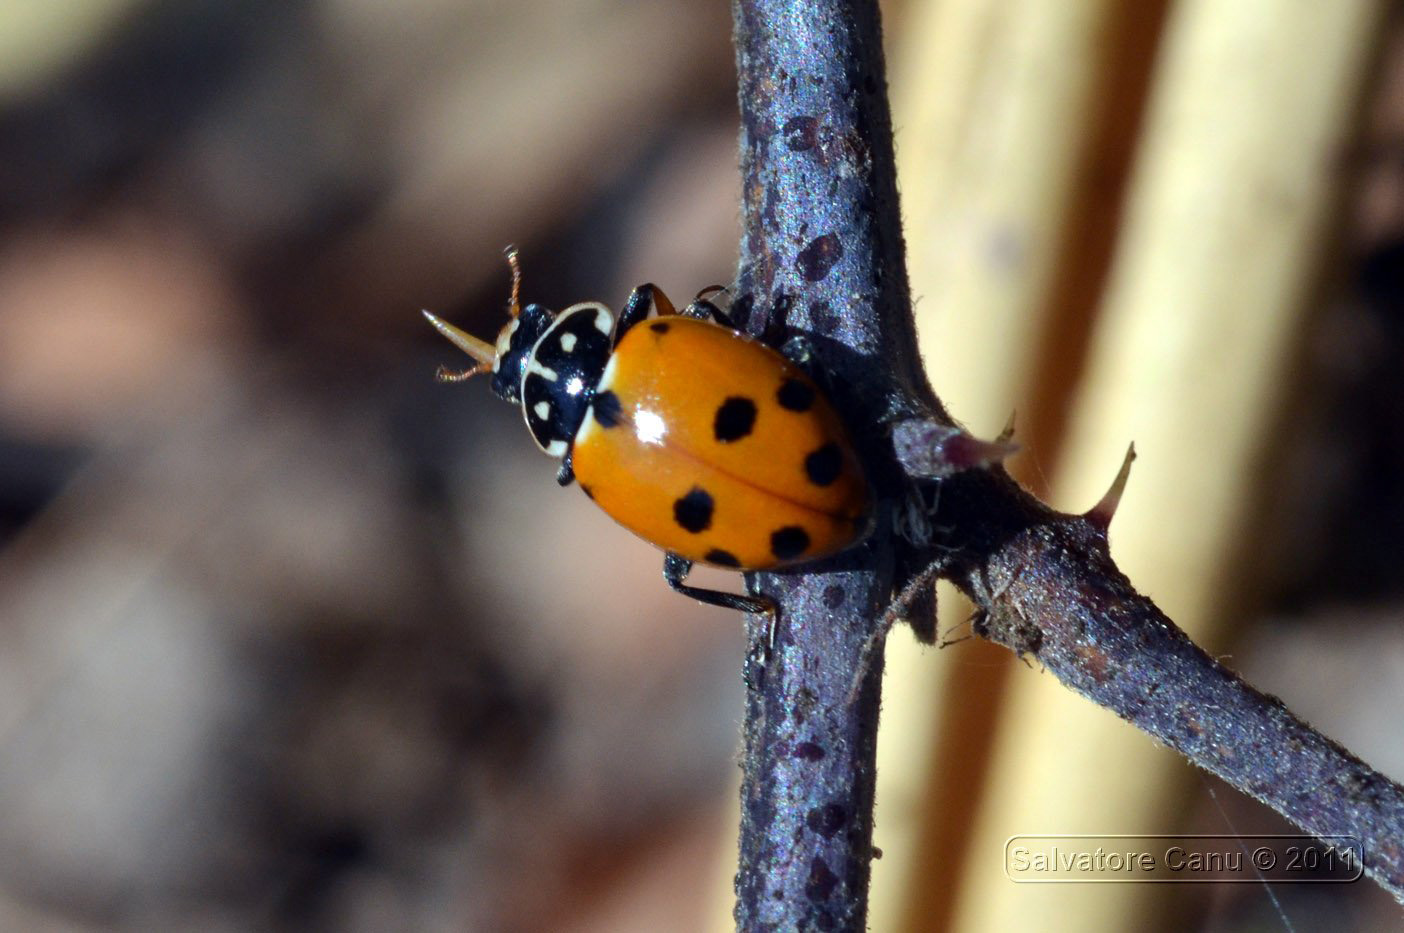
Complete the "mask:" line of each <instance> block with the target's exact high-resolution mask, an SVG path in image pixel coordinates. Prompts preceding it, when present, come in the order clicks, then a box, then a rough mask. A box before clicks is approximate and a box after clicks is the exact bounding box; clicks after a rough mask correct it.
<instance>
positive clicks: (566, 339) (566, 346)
mask: <svg viewBox="0 0 1404 933" xmlns="http://www.w3.org/2000/svg"><path fill="white" fill-rule="evenodd" d="M576 340H577V338H576V336H575V335H574V334H572V333H570V332H569V331H566V332H565V333H564V334H561V349H562V350H563V351H565V352H566V353H571V352H573V351H574V350H575V341H576Z"/></svg>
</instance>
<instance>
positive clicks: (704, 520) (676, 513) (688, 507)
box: [673, 486, 713, 534]
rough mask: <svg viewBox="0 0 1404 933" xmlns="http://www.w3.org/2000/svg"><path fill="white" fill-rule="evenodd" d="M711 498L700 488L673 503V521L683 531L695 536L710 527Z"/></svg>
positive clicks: (693, 489)
mask: <svg viewBox="0 0 1404 933" xmlns="http://www.w3.org/2000/svg"><path fill="white" fill-rule="evenodd" d="M712 507H713V503H712V497H711V496H710V495H709V494H708V493H707V491H706V490H705V489H703V488H702V487H701V486H693V487H692V490H691V491H690V492H689V493H688V494H687V495H685V496H683V497H682V498H681V499H679V500H678V501H677V502H674V503H673V519H674V520H675V521H676V522H677V523H678V524H679V525H681V526H682V527H683V528H684V529H685V530H687V531H690V532H692V533H693V534H697V533H698V532H702V531H706V530H707V529H708V528H710V527H711V526H712Z"/></svg>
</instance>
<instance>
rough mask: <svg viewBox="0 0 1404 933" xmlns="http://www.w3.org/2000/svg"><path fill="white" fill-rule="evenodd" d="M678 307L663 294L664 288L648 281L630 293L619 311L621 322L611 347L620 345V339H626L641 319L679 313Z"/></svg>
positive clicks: (615, 330) (616, 328) (615, 328)
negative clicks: (625, 336) (630, 330)
mask: <svg viewBox="0 0 1404 933" xmlns="http://www.w3.org/2000/svg"><path fill="white" fill-rule="evenodd" d="M677 313H678V312H677V309H675V308H674V307H673V303H672V302H671V301H669V300H668V296H667V295H665V294H663V290H662V289H660V288H659V287H658V286H657V285H654V284H653V283H652V282H646V283H644V284H643V285H640V286H639V287H638V288H636V289H634V290H633V291H632V292H630V293H629V300H628V301H626V302H624V310H623V311H620V312H619V323H618V324H616V325H615V326H614V340H613V341H612V343H611V348H613V347H617V346H619V341H621V340H623V339H624V335H625V334H627V333H628V332H629V329H630V328H631V327H633V326H634V325H635V324H638V323H639V322H640V321H646V320H648V319H649V318H650V317H655V316H656V317H662V316H663V315H665V314H677Z"/></svg>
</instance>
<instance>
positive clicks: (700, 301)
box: [681, 286, 739, 330]
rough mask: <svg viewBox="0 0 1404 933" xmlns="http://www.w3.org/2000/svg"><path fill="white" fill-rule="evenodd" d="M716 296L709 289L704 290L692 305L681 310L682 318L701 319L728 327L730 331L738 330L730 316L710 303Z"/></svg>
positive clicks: (715, 293) (723, 290)
mask: <svg viewBox="0 0 1404 933" xmlns="http://www.w3.org/2000/svg"><path fill="white" fill-rule="evenodd" d="M714 287H719V286H714ZM721 291H722V292H725V291H726V290H725V289H722V290H721ZM718 294H720V293H719V292H715V291H712V289H710V288H704V289H703V290H702V292H701V293H700V294H699V295H698V296H697V297H696V298H695V299H694V300H693V302H692V304H690V305H688V306H687V307H686V308H683V309H682V312H681V313H682V316H683V317H695V318H701V319H702V320H704V321H707V320H711V321H716V322H717V323H718V324H720V325H721V326H722V327H729V328H730V329H732V330H739V328H738V327H737V326H736V322H735V321H733V320H732V319H731V315H729V314H727V313H726V312H725V311H723V310H722V309H721V308H719V307H718V306H717V305H716V303H715V302H713V301H712V299H713V298H714V297H716V296H717V295H718ZM704 296H705V297H704Z"/></svg>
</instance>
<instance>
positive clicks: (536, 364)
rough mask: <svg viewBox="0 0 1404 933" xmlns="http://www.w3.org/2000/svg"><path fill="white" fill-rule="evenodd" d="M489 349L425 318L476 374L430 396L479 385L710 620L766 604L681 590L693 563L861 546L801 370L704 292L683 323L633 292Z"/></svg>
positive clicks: (862, 511) (813, 393)
mask: <svg viewBox="0 0 1404 933" xmlns="http://www.w3.org/2000/svg"><path fill="white" fill-rule="evenodd" d="M506 255H507V261H508V263H509V265H510V266H511V270H512V295H511V303H510V305H509V313H510V315H511V317H510V319H509V320H508V322H507V324H506V325H505V326H504V327H503V328H502V331H501V333H499V334H498V337H497V343H496V345H495V346H494V345H492V344H489V343H487V342H486V341H484V340H480V339H478V338H476V337H473V336H470V335H469V334H466V333H464V332H463V331H461V330H459V329H458V328H457V327H454V326H453V325H452V324H449V323H447V322H446V321H443V320H442V319H440V318H438V317H436V316H435V315H433V314H431V313H429V312H428V311H425V312H424V316H425V317H426V318H428V319H429V323H431V324H433V325H434V327H435V328H437V329H438V331H439V332H440V333H441V334H443V335H444V336H445V337H447V338H448V339H449V340H451V341H452V342H453V343H454V344H455V345H456V346H458V347H459V348H460V349H461V350H463V351H464V352H465V353H467V354H468V355H469V356H471V357H472V358H473V359H474V360H475V361H476V364H475V365H474V366H473V367H471V368H469V369H466V370H463V371H462V372H450V371H448V370H446V369H445V368H443V367H440V369H439V372H438V373H437V378H438V379H439V380H440V381H441V382H460V381H463V380H465V379H468V378H470V377H472V376H474V375H477V374H478V373H483V372H490V373H492V391H493V393H494V394H495V395H497V396H498V397H499V398H501V399H503V400H504V401H507V402H511V403H513V404H520V405H521V407H522V415H523V417H525V419H526V424H527V429H528V430H529V431H530V432H531V436H532V437H533V438H534V439H535V440H536V444H537V446H538V447H540V448H541V449H542V450H543V451H545V452H546V453H547V454H549V455H550V456H552V457H557V458H559V459H560V461H561V465H560V469H559V471H558V472H557V474H556V480H557V482H559V483H560V484H561V485H562V486H565V485H569V484H570V483H571V482H572V481H578V482H579V484H580V488H581V490H582V491H583V492H584V493H585V495H587V496H589V497H590V498H591V499H592V500H594V502H595V503H596V504H597V505H598V506H599V507H600V508H602V509H604V511H605V512H606V513H608V514H609V516H610V517H611V518H613V519H614V520H615V521H617V522H618V523H619V524H621V525H623V526H624V527H625V528H627V529H629V530H630V531H632V532H634V533H635V534H637V535H638V536H639V537H641V538H643V539H645V540H646V541H648V542H650V543H651V544H653V545H655V546H656V547H659V548H661V549H662V550H663V551H664V552H665V555H666V556H665V557H664V561H663V577H664V579H665V580H666V581H667V582H668V585H669V586H671V587H672V588H673V589H674V590H677V591H678V592H680V593H682V594H684V595H686V596H690V597H692V598H694V599H697V600H700V601H701V602H704V603H710V604H712V605H717V606H724V607H727V608H731V609H739V610H742V611H745V612H757V613H773V611H774V607H773V605H772V604H771V603H770V602H769V601H768V600H766V599H764V598H760V597H754V596H741V595H738V594H735V593H726V592H721V591H718V590H708V589H701V588H698V587H692V586H688V585H686V583H685V582H684V581H685V580H686V578H687V575H688V573H689V572H690V571H691V570H692V567H693V565H694V564H695V563H704V564H710V565H712V566H714V567H724V568H727V569H730V570H742V571H750V570H774V569H778V568H782V567H787V566H790V565H793V564H798V563H803V562H807V561H812V560H815V559H817V558H820V557H827V556H829V555H831V554H835V553H837V552H839V551H842V550H844V549H845V548H847V547H849V546H851V545H853V544H855V543H856V542H858V541H859V540H861V539H862V538H863V537H865V536H866V535H867V533H868V529H869V528H870V516H871V512H872V497H871V494H870V490H869V486H868V482H867V479H866V478H865V476H864V473H863V469H862V466H861V465H860V464H859V462H858V458H857V456H856V455H855V453H854V448H853V445H852V443H851V442H850V440H849V436H848V433H847V431H846V430H845V428H844V425H843V422H842V421H841V420H840V419H839V416H838V414H837V413H836V412H835V411H834V409H833V406H832V405H831V404H830V403H829V401H828V399H827V398H826V397H825V396H824V394H823V393H822V392H821V391H820V390H819V387H818V386H817V385H816V384H815V381H814V380H813V379H811V378H810V377H809V375H808V374H807V373H806V372H805V370H804V368H803V367H802V366H801V365H800V364H799V363H796V362H794V361H792V360H790V359H788V358H786V357H785V356H784V355H782V354H781V353H779V352H777V351H775V350H774V349H772V348H770V347H769V346H767V345H765V344H763V343H761V342H759V341H757V340H755V339H753V338H751V337H749V336H747V335H746V334H744V333H742V332H741V331H739V330H737V329H736V327H735V326H734V325H733V324H732V322H731V320H730V318H729V317H728V316H727V315H726V314H725V313H724V312H723V311H722V310H721V309H720V308H718V307H717V306H716V305H715V304H713V303H712V302H711V301H710V300H708V297H704V296H708V295H715V294H717V293H720V292H721V291H723V290H722V289H720V288H717V289H709V290H705V291H704V292H703V293H701V294H700V295H699V296H698V298H697V300H695V301H693V302H692V304H690V305H688V306H687V307H686V308H685V309H683V311H682V312H681V313H679V312H678V311H676V310H675V309H674V307H673V304H672V303H671V302H670V301H669V300H668V298H667V296H666V295H664V294H663V292H662V291H660V290H659V289H658V288H657V287H655V286H653V285H651V284H649V285H640V286H639V287H638V288H636V289H634V291H633V293H632V294H630V296H629V300H628V302H627V303H626V304H625V305H624V310H623V312H622V313H621V314H620V315H619V318H618V320H617V321H616V320H615V316H614V314H613V312H611V311H610V310H609V308H607V307H605V306H604V305H602V304H599V303H596V302H589V301H587V302H581V303H580V304H575V305H571V306H570V307H568V308H566V309H565V310H564V311H560V312H557V313H552V312H551V311H550V310H548V309H547V308H545V307H543V306H541V305H537V304H528V305H526V306H525V307H522V305H521V304H520V300H519V296H520V292H521V267H520V265H519V263H518V260H517V253H516V250H515V249H512V248H509V249H508V250H507V252H506Z"/></svg>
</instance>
